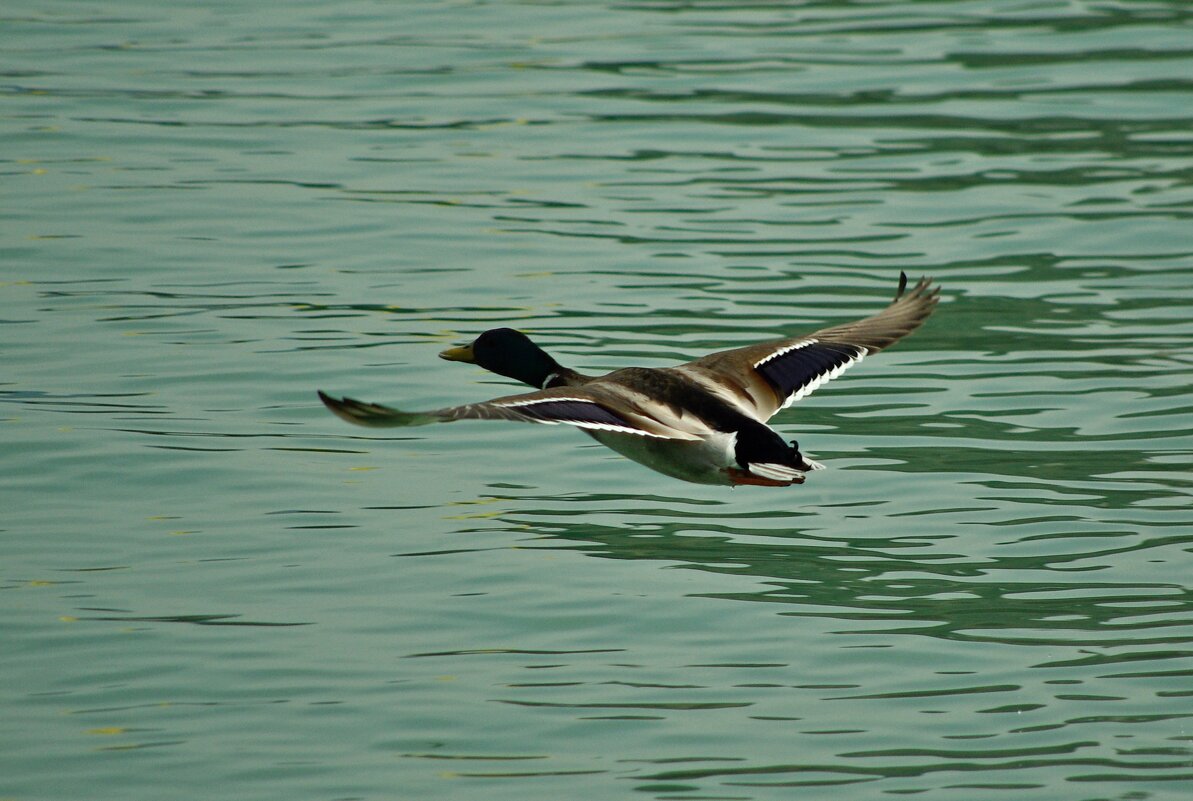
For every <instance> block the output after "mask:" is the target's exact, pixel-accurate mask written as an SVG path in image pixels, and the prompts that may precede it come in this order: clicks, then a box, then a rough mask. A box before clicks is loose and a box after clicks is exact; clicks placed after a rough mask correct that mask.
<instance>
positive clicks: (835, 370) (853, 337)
mask: <svg viewBox="0 0 1193 801" xmlns="http://www.w3.org/2000/svg"><path fill="white" fill-rule="evenodd" d="M906 290H907V275H906V274H905V273H900V274H899V290H898V292H896V293H895V299H894V300H893V301H892V302H891V304H890V305H889V306H887V307H886V308H885V309H883V310H882V311H880V312H879V313H878V314H875V315H873V316H871V317H866V318H865V319H862V320H856V321H854V322H851V323H844V324H842V325H835V326H831V327H829V328H822V329H820V330H819V331H816V332H814V333H811V334H807V335H805V336H799V337H791V338H788V339H776V340H773V341H771V342H763V343H760V344H757V345H747V346H745V347H742V348H734V349H732V350H723V351H720V352H718V353H713V354H710V355H708V356H705V357H704V358H702V359H697V360H696V361H694V362H688V363H687V364H684V365H680V366H679V367H675V368H672V369H674V370H677V371H679V372H680V373H682V374H683V375H685V376H687V377H688V378H691V379H692V380H694V381H696V382H697V383H699V384H701V385H702V386H705V387H707V388H708V389H710V390H712V391H713V392H716V393H717V394H718V395H720V396H721V397H723V398H724V399H725V400H727V401H729V402H730V403H732V404H733V405H735V406H736V407H738V408H739V409H741V410H742V411H743V412H745V413H746V414H748V415H750V416H751V417H754V418H755V419H756V420H759V421H761V422H766V421H767V420H768V419H770V417H771V416H772V415H774V414H775V412H777V411H779V410H780V409H785V408H786V407H788V406H790V405H791V404H792V403H794V402H795V401H797V400H799V399H800V398H802V397H804V396H805V395H808V394H809V393H811V392H813V391H815V390H816V389H817V387H819V386H820V385H821V384H823V383H824V382H826V381H829V380H832V379H834V378H836V377H837V376H839V375H840V374H841V373H842V372H844V371H845V370H847V369H848V368H850V367H852V366H853V365H855V364H857V363H858V362H860V361H861V360H862V359H863V358H864V357H866V356H867V355H869V354H871V353H877V352H878V351H880V350H882V349H883V348H887V347H890V346H891V345H893V344H894V343H896V342H898V341H899V340H900V339H902V338H903V337H905V336H907V335H908V334H910V333H911V332H912V331H914V330H915V329H917V328H919V327H920V326H921V325H922V324H923V322H924V320H926V319H927V318H928V315H930V314H932V310H933V309H934V308H935V307H936V302H937V300H938V296H939V294H940V288H939V287H933V286H932V281H931V279H929V278H921V279H920V280H919V283H917V284H916V285H915V286H914V287H913V288H912V289H911V291H910V292H907V291H906Z"/></svg>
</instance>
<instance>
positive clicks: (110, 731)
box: [87, 726, 128, 735]
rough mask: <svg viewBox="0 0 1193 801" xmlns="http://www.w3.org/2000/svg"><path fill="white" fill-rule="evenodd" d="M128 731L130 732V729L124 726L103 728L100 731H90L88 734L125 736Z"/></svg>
mask: <svg viewBox="0 0 1193 801" xmlns="http://www.w3.org/2000/svg"><path fill="white" fill-rule="evenodd" d="M126 731H128V729H126V728H124V727H123V726H102V727H100V728H98V729H88V730H87V733H88V734H101V735H111V734H124V733H125V732H126Z"/></svg>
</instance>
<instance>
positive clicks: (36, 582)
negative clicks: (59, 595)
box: [25, 579, 58, 587]
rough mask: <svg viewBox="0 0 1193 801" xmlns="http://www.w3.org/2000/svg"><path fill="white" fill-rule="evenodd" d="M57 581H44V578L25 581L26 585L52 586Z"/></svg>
mask: <svg viewBox="0 0 1193 801" xmlns="http://www.w3.org/2000/svg"><path fill="white" fill-rule="evenodd" d="M57 583H58V582H56V581H46V580H45V579H34V580H33V581H28V582H25V586H26V587H53V586H54V585H55V584H57Z"/></svg>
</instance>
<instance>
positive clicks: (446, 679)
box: [435, 675, 456, 681]
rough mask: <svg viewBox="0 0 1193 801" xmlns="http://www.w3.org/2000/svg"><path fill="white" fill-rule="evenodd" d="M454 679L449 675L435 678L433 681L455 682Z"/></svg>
mask: <svg viewBox="0 0 1193 801" xmlns="http://www.w3.org/2000/svg"><path fill="white" fill-rule="evenodd" d="M455 680H456V677H455V676H451V675H443V676H436V677H435V681H455Z"/></svg>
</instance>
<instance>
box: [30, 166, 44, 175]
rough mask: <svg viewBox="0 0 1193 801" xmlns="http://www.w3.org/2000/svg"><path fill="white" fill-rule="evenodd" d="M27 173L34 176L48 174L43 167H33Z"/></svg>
mask: <svg viewBox="0 0 1193 801" xmlns="http://www.w3.org/2000/svg"><path fill="white" fill-rule="evenodd" d="M29 172H31V173H32V174H34V175H45V174H46V173H47V172H49V170H47V169H46V168H45V167H34V168H33V169H32V170H30V171H29Z"/></svg>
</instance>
